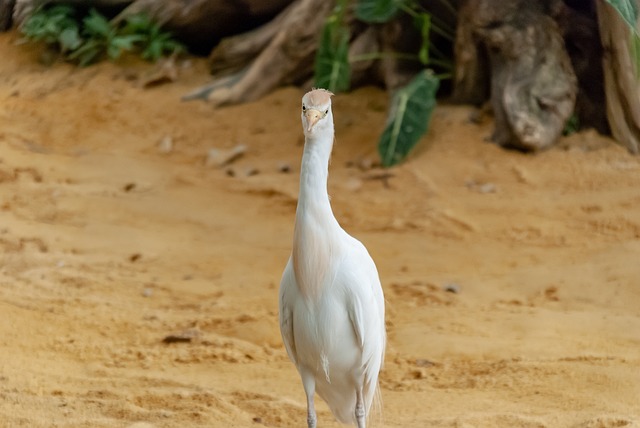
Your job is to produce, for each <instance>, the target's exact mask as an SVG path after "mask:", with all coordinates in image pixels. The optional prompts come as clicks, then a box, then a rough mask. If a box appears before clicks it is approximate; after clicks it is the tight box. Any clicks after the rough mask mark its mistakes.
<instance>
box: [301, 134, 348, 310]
mask: <svg viewBox="0 0 640 428" xmlns="http://www.w3.org/2000/svg"><path fill="white" fill-rule="evenodd" d="M330 131H331V132H326V133H323V134H324V135H318V136H315V137H313V138H310V137H307V140H306V142H305V146H304V154H303V156H302V166H301V169H300V195H299V197H298V207H297V210H296V224H295V229H294V234H293V252H292V261H293V267H294V272H295V276H296V280H297V282H298V286H299V287H300V291H301V292H302V293H303V294H304V295H305V296H307V297H308V298H310V299H317V298H318V297H319V296H320V294H321V293H322V289H323V287H324V286H325V285H326V281H328V280H330V278H328V277H327V275H326V273H327V272H328V271H329V267H330V264H331V262H332V261H333V260H334V257H335V256H336V255H337V252H338V251H339V247H338V244H339V238H340V232H341V231H342V229H341V228H340V225H339V224H338V222H337V220H336V218H335V217H334V215H333V211H332V210H331V204H330V202H329V194H328V193H327V178H328V175H329V172H328V169H329V158H330V156H331V149H332V147H333V129H330Z"/></svg>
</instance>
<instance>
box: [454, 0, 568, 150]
mask: <svg viewBox="0 0 640 428" xmlns="http://www.w3.org/2000/svg"><path fill="white" fill-rule="evenodd" d="M548 3H549V4H545V2H531V1H528V0H505V1H502V2H496V1H492V0H478V1H467V2H466V3H465V4H464V5H463V6H462V8H463V9H467V10H464V11H462V12H461V14H462V15H464V16H467V17H468V19H469V21H468V25H469V26H470V27H471V29H470V30H469V29H467V30H463V31H461V32H460V33H461V34H468V32H469V31H470V32H472V33H473V34H474V35H475V36H476V37H477V38H478V39H479V41H480V42H481V43H482V44H483V45H484V46H485V47H486V49H487V52H488V54H489V59H490V64H491V106H492V109H493V113H494V116H495V130H494V133H493V136H492V139H493V140H494V141H495V142H497V143H498V144H500V145H503V146H515V147H519V148H522V149H526V150H538V149H542V148H545V147H548V146H549V145H551V144H553V143H554V142H555V141H556V140H557V138H558V137H559V136H560V135H561V133H562V130H563V129H564V124H565V123H566V121H567V119H568V118H569V116H570V115H571V113H572V112H573V108H574V104H575V99H576V92H577V85H576V77H575V74H574V73H573V69H572V67H571V62H570V60H569V57H568V55H567V53H566V51H565V49H564V42H563V39H562V36H561V33H560V30H559V28H558V26H557V24H556V22H555V21H554V20H553V19H552V18H551V16H550V15H551V14H552V13H553V11H552V10H551V9H552V7H553V6H554V4H555V3H556V2H555V1H553V0H550V1H549V2H548ZM467 37H468V36H467ZM476 74H477V73H471V76H472V78H473V79H474V80H476V79H477V77H475V75H476Z"/></svg>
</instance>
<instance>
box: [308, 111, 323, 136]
mask: <svg viewBox="0 0 640 428" xmlns="http://www.w3.org/2000/svg"><path fill="white" fill-rule="evenodd" d="M304 115H305V117H306V118H307V132H309V131H311V129H312V128H313V126H314V125H315V124H316V123H318V121H319V120H320V119H321V118H322V113H320V112H319V111H318V110H314V109H308V110H307V111H305V112H304Z"/></svg>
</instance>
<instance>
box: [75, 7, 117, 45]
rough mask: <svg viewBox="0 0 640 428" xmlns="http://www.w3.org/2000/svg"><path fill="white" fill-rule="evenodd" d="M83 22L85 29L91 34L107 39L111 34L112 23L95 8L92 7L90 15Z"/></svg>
mask: <svg viewBox="0 0 640 428" xmlns="http://www.w3.org/2000/svg"><path fill="white" fill-rule="evenodd" d="M82 22H83V24H84V28H85V31H86V32H87V34H89V35H91V36H101V37H104V38H105V39H106V38H108V37H109V36H110V34H111V30H112V28H111V24H109V21H108V20H107V18H105V17H104V16H103V15H101V14H100V13H99V12H98V11H96V10H95V9H91V11H90V12H89V15H88V16H87V17H86V18H84V20H83V21H82Z"/></svg>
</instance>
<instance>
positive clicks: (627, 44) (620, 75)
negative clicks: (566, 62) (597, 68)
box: [597, 0, 640, 153]
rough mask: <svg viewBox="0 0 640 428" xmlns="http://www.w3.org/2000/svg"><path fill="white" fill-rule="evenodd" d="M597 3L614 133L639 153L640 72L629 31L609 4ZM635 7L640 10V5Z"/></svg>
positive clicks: (608, 112) (610, 119)
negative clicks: (632, 55) (632, 56)
mask: <svg viewBox="0 0 640 428" xmlns="http://www.w3.org/2000/svg"><path fill="white" fill-rule="evenodd" d="M597 3H598V22H599V25H600V36H601V38H602V45H603V46H604V52H605V55H604V81H605V93H606V97H607V117H608V118H609V125H610V126H611V133H612V134H613V137H614V138H615V139H616V140H617V141H618V142H620V143H621V144H623V145H624V146H626V147H627V148H628V149H629V150H630V151H631V152H632V153H640V79H639V77H638V73H639V72H640V70H637V69H636V66H637V64H634V63H633V61H632V58H631V37H630V31H629V29H628V28H627V25H626V24H625V23H624V21H623V20H622V18H620V16H619V15H618V12H616V11H615V10H614V9H613V8H612V7H611V6H610V5H609V4H607V3H606V2H605V1H604V0H598V2H597ZM636 3H637V4H638V8H640V2H638V1H637V0H636Z"/></svg>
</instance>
